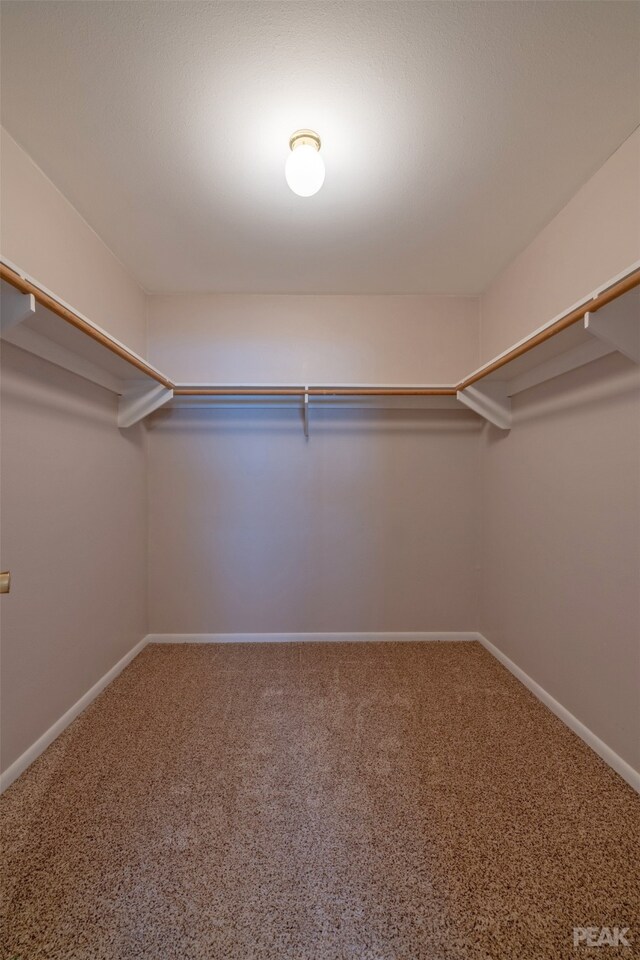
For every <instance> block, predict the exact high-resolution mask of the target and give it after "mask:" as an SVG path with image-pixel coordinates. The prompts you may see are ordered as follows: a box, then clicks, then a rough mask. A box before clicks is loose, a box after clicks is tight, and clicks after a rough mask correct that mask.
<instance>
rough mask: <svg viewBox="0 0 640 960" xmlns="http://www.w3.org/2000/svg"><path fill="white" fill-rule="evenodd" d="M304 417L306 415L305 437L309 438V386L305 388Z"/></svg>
mask: <svg viewBox="0 0 640 960" xmlns="http://www.w3.org/2000/svg"><path fill="white" fill-rule="evenodd" d="M302 413H303V417H304V435H305V438H306V439H307V440H308V439H309V388H308V387H305V388H304V407H303V411H302Z"/></svg>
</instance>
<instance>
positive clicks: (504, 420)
mask: <svg viewBox="0 0 640 960" xmlns="http://www.w3.org/2000/svg"><path fill="white" fill-rule="evenodd" d="M456 397H457V398H458V400H459V401H460V403H464V405H465V406H466V407H469V409H470V410H473V412H474V413H477V414H479V415H480V416H481V417H484V419H485V420H488V421H489V423H492V424H493V425H494V427H498V428H499V429H500V430H510V429H511V398H510V397H509V396H508V395H507V384H506V383H505V381H504V380H495V381H489V382H488V383H487V382H485V383H482V384H477V383H474V384H472V385H471V386H470V387H465V389H464V390H458V392H457V394H456Z"/></svg>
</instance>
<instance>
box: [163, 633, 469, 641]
mask: <svg viewBox="0 0 640 960" xmlns="http://www.w3.org/2000/svg"><path fill="white" fill-rule="evenodd" d="M145 639H146V641H147V643H364V642H365V641H367V640H369V641H371V640H373V641H386V642H390V641H414V642H415V641H440V640H446V641H449V642H450V641H452V640H454V641H456V640H460V641H465V640H479V639H480V634H479V633H474V632H472V633H470V632H455V631H450V632H446V633H150V634H148V636H147V637H146V638H145Z"/></svg>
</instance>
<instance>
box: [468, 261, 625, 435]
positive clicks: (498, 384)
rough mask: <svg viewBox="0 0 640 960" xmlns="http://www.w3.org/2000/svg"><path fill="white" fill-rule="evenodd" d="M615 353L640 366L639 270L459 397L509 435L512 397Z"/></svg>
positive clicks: (496, 364) (509, 354)
mask: <svg viewBox="0 0 640 960" xmlns="http://www.w3.org/2000/svg"><path fill="white" fill-rule="evenodd" d="M616 351H617V352H619V353H622V354H624V355H625V356H626V357H628V358H629V359H630V360H633V361H634V362H635V363H640V264H635V265H634V266H633V268H631V270H628V271H625V273H624V274H622V275H621V276H620V277H617V278H615V280H614V281H611V282H609V283H608V284H606V285H605V286H603V287H600V288H599V289H598V290H596V291H595V292H594V293H593V294H591V295H590V296H589V297H586V298H585V299H584V300H581V301H580V302H579V303H578V304H576V305H575V306H573V307H571V309H570V310H568V311H566V312H565V313H563V314H561V315H560V316H558V317H555V318H554V319H553V320H551V321H550V322H549V323H547V324H545V325H544V326H543V327H540V328H539V329H538V330H536V331H535V332H534V333H533V334H531V335H530V336H529V337H525V338H524V339H523V340H521V341H519V342H518V343H516V344H515V345H514V346H513V347H511V348H510V349H509V350H505V351H504V352H503V353H501V354H499V356H497V357H495V358H494V359H493V360H490V361H489V362H488V363H485V364H484V365H483V366H482V367H479V368H478V370H476V371H474V373H472V374H470V375H469V376H468V377H467V378H466V379H465V380H463V381H462V383H461V384H460V385H459V386H458V388H457V397H458V400H460V402H461V403H464V404H465V405H466V406H468V407H469V408H470V409H472V410H474V411H475V412H476V413H478V414H479V415H480V416H482V417H484V418H485V419H486V420H488V421H489V422H490V423H492V424H493V425H494V426H496V427H499V428H500V429H502V430H508V429H510V427H511V398H512V397H514V396H516V395H517V394H518V393H521V392H522V391H523V390H528V389H529V388H530V387H534V386H537V385H538V384H540V383H544V381H546V380H551V379H552V378H554V377H558V376H560V375H561V374H563V373H568V372H569V371H570V370H575V369H576V368H578V367H581V366H584V364H587V363H591V362H592V361H593V360H597V359H599V358H600V357H604V356H606V355H607V354H609V353H614V352H616Z"/></svg>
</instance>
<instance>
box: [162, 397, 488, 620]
mask: <svg viewBox="0 0 640 960" xmlns="http://www.w3.org/2000/svg"><path fill="white" fill-rule="evenodd" d="M310 432H311V436H310V438H309V440H308V441H305V438H304V435H303V431H302V422H301V417H300V413H299V411H298V410H282V409H280V410H278V409H264V408H263V409H262V410H257V409H254V410H238V409H235V410H234V409H229V410H224V409H223V410H217V411H211V410H183V411H171V412H164V413H162V412H160V413H158V414H156V415H155V416H154V417H153V418H152V421H151V424H150V433H149V508H150V551H149V563H150V571H149V577H150V580H149V608H150V631H151V632H152V633H165V632H166V633H227V632H229V633H235V632H241V633H242V632H246V633H252V632H257V633H263V632H267V633H268V632H298V631H301V632H302V631H310V632H325V631H327V632H344V631H347V632H349V631H355V632H360V631H368V630H370V631H421V630H436V631H438V630H473V629H474V625H475V624H476V622H477V593H478V576H477V573H478V572H477V559H478V542H477V521H478V503H477V496H476V495H477V483H476V480H477V471H478V440H479V422H478V420H477V418H475V417H474V416H473V415H472V414H468V413H465V412H458V411H456V410H453V411H450V410H432V411H398V410H393V411H389V410H387V411H384V410H376V411H359V410H351V411H344V410H343V411H336V410H333V411H331V410H323V411H317V412H316V411H314V412H312V416H311V429H310Z"/></svg>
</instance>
